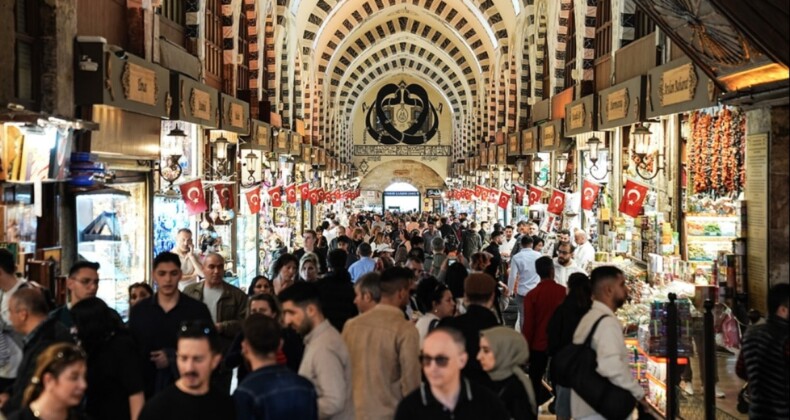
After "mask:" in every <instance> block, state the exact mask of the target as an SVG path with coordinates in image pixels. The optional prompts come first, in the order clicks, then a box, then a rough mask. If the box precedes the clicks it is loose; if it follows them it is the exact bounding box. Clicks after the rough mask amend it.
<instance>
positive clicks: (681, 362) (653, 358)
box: [625, 338, 688, 366]
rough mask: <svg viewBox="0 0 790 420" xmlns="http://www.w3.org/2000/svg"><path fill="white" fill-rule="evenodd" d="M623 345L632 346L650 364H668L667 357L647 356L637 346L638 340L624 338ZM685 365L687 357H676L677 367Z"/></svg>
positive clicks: (640, 347)
mask: <svg viewBox="0 0 790 420" xmlns="http://www.w3.org/2000/svg"><path fill="white" fill-rule="evenodd" d="M625 345H626V346H633V347H634V348H635V349H636V350H637V351H638V352H639V354H641V355H643V356H645V357H647V358H648V359H649V360H650V361H651V362H655V363H661V364H667V363H668V362H669V358H667V357H663V356H651V355H650V354H648V353H647V352H646V351H645V350H644V349H643V348H642V346H640V345H639V340H637V339H636V338H626V339H625ZM686 364H688V358H687V357H678V366H682V365H686Z"/></svg>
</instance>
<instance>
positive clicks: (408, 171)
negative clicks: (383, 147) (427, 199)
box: [359, 159, 447, 191]
mask: <svg viewBox="0 0 790 420" xmlns="http://www.w3.org/2000/svg"><path fill="white" fill-rule="evenodd" d="M446 175H447V174H446V173H445V174H440V173H439V172H437V171H436V170H434V169H433V168H431V167H430V166H428V165H426V164H425V163H423V162H420V161H418V160H413V159H395V160H388V161H383V162H381V163H380V164H378V165H375V166H371V168H370V170H368V172H367V173H366V174H364V175H362V180H361V181H360V183H359V188H360V189H363V190H368V191H384V189H385V188H386V187H387V186H389V185H390V184H392V183H395V182H406V183H408V184H411V185H414V186H415V187H417V188H418V189H419V190H420V191H425V190H426V189H427V188H443V187H444V180H445V178H446Z"/></svg>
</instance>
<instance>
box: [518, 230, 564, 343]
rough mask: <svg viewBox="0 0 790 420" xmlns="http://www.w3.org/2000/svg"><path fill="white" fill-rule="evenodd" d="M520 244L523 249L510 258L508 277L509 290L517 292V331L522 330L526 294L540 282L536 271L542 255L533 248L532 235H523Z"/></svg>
mask: <svg viewBox="0 0 790 420" xmlns="http://www.w3.org/2000/svg"><path fill="white" fill-rule="evenodd" d="M520 244H521V251H520V252H519V253H518V254H516V255H514V256H513V258H511V259H510V275H509V276H508V279H507V287H508V290H513V291H514V293H515V294H516V297H515V299H516V304H517V305H518V320H516V331H521V324H522V322H523V321H524V296H526V295H527V293H529V291H530V290H532V289H534V288H535V286H537V285H538V283H539V282H540V276H538V273H537V271H535V261H536V260H537V259H538V258H540V257H541V254H540V252H537V251H534V250H533V249H532V236H530V235H524V236H522V237H521V240H520ZM516 279H518V283H516ZM558 283H559V282H558Z"/></svg>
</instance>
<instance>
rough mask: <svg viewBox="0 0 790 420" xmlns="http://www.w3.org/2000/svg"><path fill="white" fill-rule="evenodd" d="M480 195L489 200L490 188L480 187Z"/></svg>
mask: <svg viewBox="0 0 790 420" xmlns="http://www.w3.org/2000/svg"><path fill="white" fill-rule="evenodd" d="M478 197H480V200H482V201H488V188H485V187H480V195H478Z"/></svg>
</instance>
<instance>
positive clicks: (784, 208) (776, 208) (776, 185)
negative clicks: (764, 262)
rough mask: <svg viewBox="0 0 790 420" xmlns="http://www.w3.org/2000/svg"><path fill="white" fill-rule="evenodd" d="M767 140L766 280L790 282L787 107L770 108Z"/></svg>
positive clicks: (789, 109)
mask: <svg viewBox="0 0 790 420" xmlns="http://www.w3.org/2000/svg"><path fill="white" fill-rule="evenodd" d="M770 115H771V127H770V128H771V129H770V133H771V135H770V137H769V139H768V141H769V144H770V146H769V147H770V149H769V150H770V152H771V155H770V156H771V157H770V161H769V162H768V182H769V184H768V196H769V197H771V199H770V200H768V238H769V243H768V245H769V246H768V281H769V287H770V286H773V285H775V284H778V283H787V282H788V281H790V206H789V205H790V107H788V106H787V105H785V106H780V107H774V108H771V109H770Z"/></svg>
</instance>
